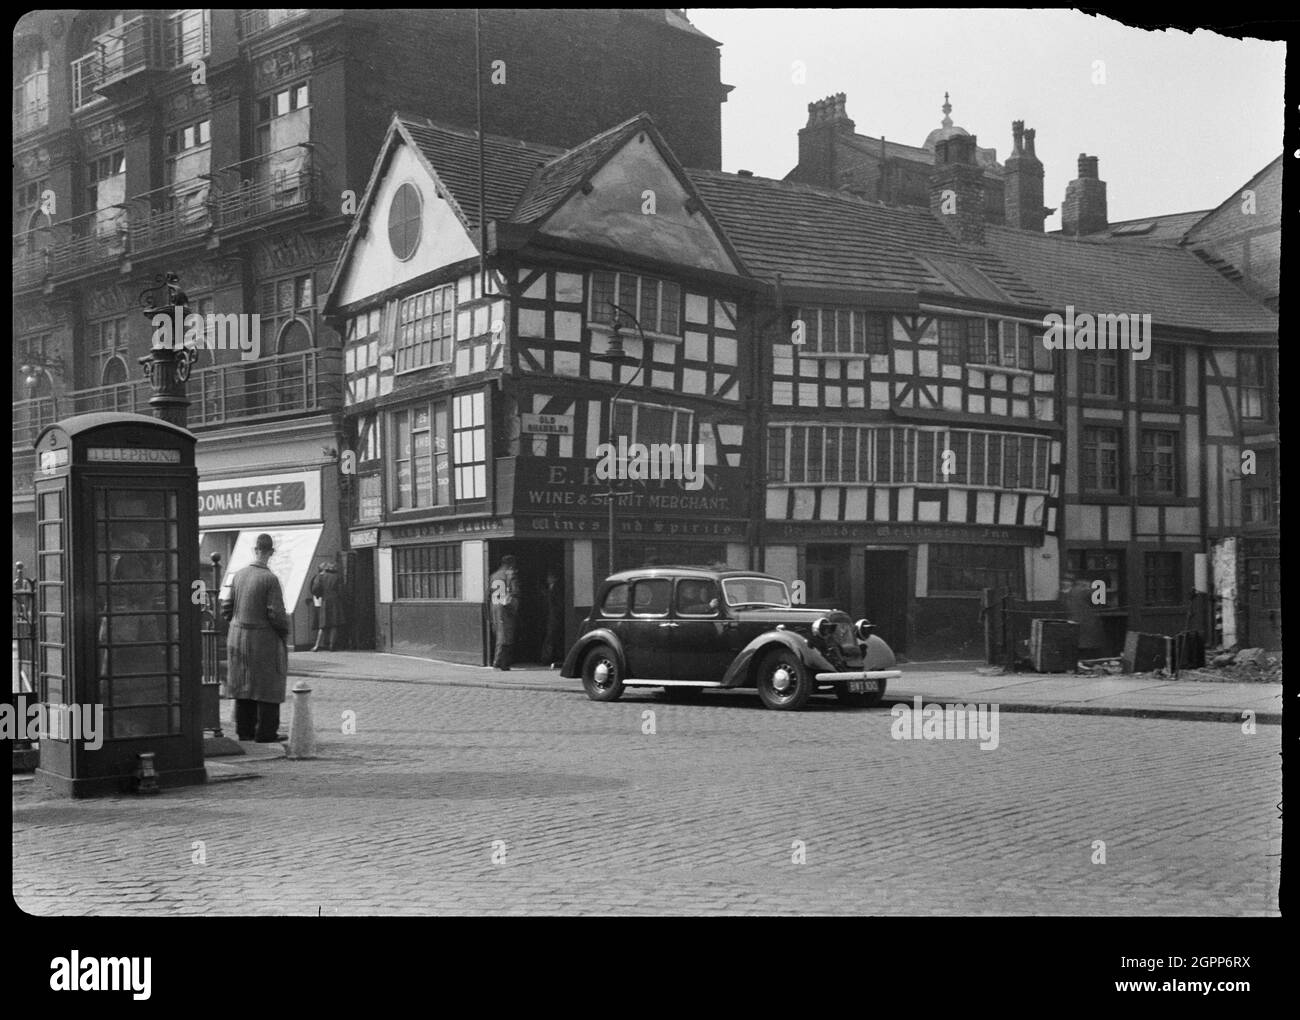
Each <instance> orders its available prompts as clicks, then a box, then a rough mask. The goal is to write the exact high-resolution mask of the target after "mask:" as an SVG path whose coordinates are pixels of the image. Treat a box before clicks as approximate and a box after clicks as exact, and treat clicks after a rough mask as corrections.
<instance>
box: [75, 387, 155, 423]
mask: <svg viewBox="0 0 1300 1020" xmlns="http://www.w3.org/2000/svg"><path fill="white" fill-rule="evenodd" d="M150 394H151V391H150V388H149V384H148V383H147V382H146V381H145V380H143V379H140V380H138V381H135V382H120V383H110V384H109V385H107V386H95V387H92V388H91V389H86V390H77V391H76V392H75V393H73V394H72V406H73V407H75V408H76V410H77V414H90V413H91V412H92V411H118V412H135V413H136V414H149V413H150V411H149V397H150Z"/></svg>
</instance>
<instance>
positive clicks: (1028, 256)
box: [345, 114, 1278, 333]
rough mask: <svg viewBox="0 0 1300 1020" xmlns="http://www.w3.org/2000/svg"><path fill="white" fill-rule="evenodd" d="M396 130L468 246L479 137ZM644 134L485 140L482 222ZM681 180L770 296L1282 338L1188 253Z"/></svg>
mask: <svg viewBox="0 0 1300 1020" xmlns="http://www.w3.org/2000/svg"><path fill="white" fill-rule="evenodd" d="M397 127H398V128H399V129H400V130H401V131H403V132H405V134H406V135H407V136H408V137H409V138H410V140H411V141H412V142H413V143H414V144H415V145H416V146H417V147H418V148H419V150H420V152H421V154H422V155H423V156H424V158H425V159H426V160H427V161H428V163H429V165H430V166H432V167H433V169H434V171H435V172H436V173H437V174H438V176H439V178H440V179H441V180H442V181H443V183H444V185H445V186H446V187H447V188H448V189H449V191H450V192H451V195H452V199H453V201H454V202H455V203H456V204H457V206H458V207H459V208H460V210H461V213H462V215H463V216H464V218H465V220H466V222H467V225H468V226H469V228H470V230H471V236H474V234H476V233H477V227H478V208H477V204H478V202H477V196H478V140H477V136H476V134H475V132H474V131H472V130H470V129H466V128H459V127H453V126H450V125H446V124H438V123H435V122H433V121H431V120H429V119H427V118H424V117H412V116H409V115H403V114H399V115H398V123H397ZM642 127H645V128H646V129H647V130H650V131H651V132H652V133H653V131H654V127H653V122H651V121H650V120H649V118H646V117H645V116H644V115H640V116H638V117H635V118H632V119H631V120H628V121H625V122H623V123H622V124H619V125H617V126H615V127H613V128H610V129H609V130H608V131H605V132H602V133H601V134H599V135H597V136H595V137H594V138H591V139H589V140H588V141H587V142H584V143H583V144H582V145H579V146H576V147H575V148H573V149H570V150H561V149H557V148H555V147H553V146H548V145H539V144H534V143H529V142H523V141H519V140H517V139H511V138H502V137H499V136H494V135H488V136H486V137H485V139H484V147H485V150H486V155H487V163H486V170H487V172H486V181H485V185H486V188H485V190H486V205H487V216H488V218H489V219H496V220H501V221H510V222H517V223H520V222H522V223H536V222H537V221H538V220H540V219H542V218H543V217H544V216H545V215H546V214H547V213H549V212H550V211H551V210H552V209H554V208H555V207H556V205H558V204H559V203H560V202H562V201H563V199H564V198H565V196H567V195H568V194H569V193H570V191H571V190H572V189H573V188H574V187H576V186H577V184H578V183H579V182H580V181H581V180H582V179H583V178H584V177H586V176H587V175H589V174H590V173H591V172H592V171H593V170H594V169H595V168H596V167H598V166H599V165H600V164H601V163H602V162H603V161H604V160H605V159H606V158H607V157H608V156H609V155H610V154H611V153H612V152H613V151H614V150H615V149H617V147H618V146H619V145H620V144H622V142H623V141H624V139H625V138H626V136H627V134H628V133H630V132H632V131H635V130H639V129H640V128H642ZM670 158H671V157H670ZM685 173H686V176H687V179H688V181H689V183H690V184H691V185H692V186H693V187H694V189H695V191H696V193H697V194H698V195H699V197H700V198H701V199H702V200H703V202H704V203H705V206H706V209H705V211H706V214H711V216H712V217H713V219H714V220H715V221H716V223H717V225H718V226H719V227H720V228H721V230H722V231H723V232H724V234H725V240H726V241H729V242H730V244H731V245H732V246H733V247H734V249H735V252H736V254H738V255H739V257H740V259H741V260H742V262H743V264H744V266H745V267H746V269H747V270H748V271H749V273H750V274H752V275H753V276H755V277H757V278H758V279H759V280H762V281H765V282H767V283H775V281H776V277H777V274H778V273H779V274H780V275H781V279H782V283H783V285H784V286H786V287H790V288H799V287H803V288H809V289H838V290H858V291H871V292H890V291H897V292H898V293H899V296H900V297H903V296H907V297H913V298H914V297H915V296H916V295H917V294H918V293H925V294H927V295H931V296H933V295H940V296H942V295H944V294H953V295H957V296H962V297H967V298H973V299H979V300H983V301H988V302H994V303H999V304H1011V305H1021V306H1022V307H1024V308H1026V309H1027V310H1033V312H1034V313H1041V312H1043V311H1053V310H1064V307H1065V305H1067V304H1070V305H1073V306H1074V307H1075V308H1076V310H1078V311H1080V312H1085V311H1087V312H1092V313H1094V314H1096V313H1102V312H1111V313H1130V312H1136V313H1138V314H1142V313H1148V312H1149V313H1150V314H1151V316H1152V319H1153V322H1154V323H1155V324H1157V325H1174V326H1181V327H1185V328H1189V329H1194V330H1205V331H1210V332H1263V333H1276V332H1277V328H1278V318H1277V315H1276V314H1275V313H1274V312H1271V311H1269V310H1268V309H1267V308H1265V307H1264V306H1262V305H1261V304H1259V303H1257V302H1256V301H1255V300H1254V299H1253V298H1251V297H1250V296H1249V295H1248V294H1246V292H1245V291H1243V290H1242V289H1241V288H1240V287H1238V286H1236V285H1235V284H1233V283H1232V282H1231V281H1229V280H1227V279H1225V278H1224V277H1223V276H1222V275H1221V274H1220V273H1218V272H1217V271H1216V270H1215V269H1214V268H1213V267H1211V266H1209V265H1207V264H1206V263H1205V262H1204V261H1203V260H1202V259H1200V258H1198V257H1197V255H1196V254H1195V253H1194V252H1192V251H1191V250H1189V249H1187V248H1183V247H1177V246H1175V245H1173V244H1164V243H1147V244H1133V243H1115V241H1114V240H1113V239H1111V238H1109V237H1108V235H1105V234H1102V235H1098V237H1097V238H1096V239H1092V238H1073V237H1065V236H1062V235H1059V234H1036V233H1033V232H1030V231H1022V230H1015V229H1012V228H1009V227H999V226H994V225H991V224H990V225H986V227H985V243H984V244H982V245H977V244H968V243H963V242H961V241H958V240H957V239H956V238H954V237H953V236H952V235H951V234H950V233H949V232H948V230H947V228H946V227H944V226H943V224H941V223H940V222H939V221H938V220H937V219H935V217H934V216H933V215H932V214H931V213H930V212H929V211H928V210H924V209H912V208H900V207H893V206H886V205H883V204H881V203H878V202H872V201H868V200H866V199H863V198H860V197H857V196H855V195H851V194H847V193H845V192H841V191H836V190H833V189H828V188H820V187H816V186H813V185H809V184H799V183H793V182H790V181H777V180H771V179H769V178H764V177H752V176H748V175H742V174H727V173H722V172H720V171H714V170H687V171H685ZM368 190H369V189H368ZM1203 215H1204V214H1194V213H1189V214H1178V216H1177V217H1153V219H1164V220H1173V219H1178V220H1181V219H1183V218H1185V217H1191V216H1203ZM543 229H544V226H543ZM1167 229H1169V230H1172V229H1173V227H1172V226H1169V227H1168V228H1167ZM345 250H346V249H345Z"/></svg>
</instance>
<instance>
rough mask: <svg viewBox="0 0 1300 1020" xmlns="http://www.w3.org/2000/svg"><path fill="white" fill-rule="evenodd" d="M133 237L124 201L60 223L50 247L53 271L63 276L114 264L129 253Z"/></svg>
mask: <svg viewBox="0 0 1300 1020" xmlns="http://www.w3.org/2000/svg"><path fill="white" fill-rule="evenodd" d="M129 241H130V215H129V210H128V209H127V207H126V206H124V205H115V206H109V207H108V208H106V209H98V210H96V211H95V212H89V213H83V214H82V215H81V216H74V217H73V218H72V219H70V220H64V221H63V222H62V223H56V224H55V225H54V243H53V245H51V248H50V251H51V253H52V254H51V258H52V263H53V271H54V273H55V275H57V276H62V275H66V274H68V273H74V272H77V271H79V270H81V269H84V268H85V267H87V266H90V265H97V264H112V263H114V262H115V261H116V260H117V259H118V258H119V257H120V256H122V255H124V254H126V252H127V250H128V244H129Z"/></svg>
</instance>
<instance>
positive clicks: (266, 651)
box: [221, 535, 289, 744]
mask: <svg viewBox="0 0 1300 1020" xmlns="http://www.w3.org/2000/svg"><path fill="white" fill-rule="evenodd" d="M274 551H275V547H274V543H272V541H271V536H270V535H258V536H257V542H256V543H255V545H254V548H253V556H254V562H252V563H250V564H249V565H248V566H246V567H244V568H243V569H242V570H240V571H239V572H238V573H236V574H235V576H234V578H233V579H232V580H231V582H230V594H229V596H227V598H225V599H223V600H222V601H221V615H222V617H223V618H225V619H226V620H228V621H229V622H230V634H229V637H228V638H227V639H226V657H227V660H228V677H229V684H230V694H231V697H233V698H234V699H235V734H236V736H237V737H238V738H239V739H240V740H255V741H256V742H257V743H259V744H269V743H272V742H274V741H276V740H288V739H289V738H288V737H287V736H286V735H285V734H283V733H277V732H276V731H277V730H279V728H280V705H281V704H282V703H283V701H284V697H285V689H286V687H287V686H288V677H289V646H288V640H289V618H288V615H287V614H286V613H285V611H284V592H283V591H281V589H280V580H279V578H277V577H276V576H275V574H273V573H271V568H270V567H269V566H268V565H267V564H268V563H269V562H270V559H271V554H272V553H273V552H274Z"/></svg>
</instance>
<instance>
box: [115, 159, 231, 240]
mask: <svg viewBox="0 0 1300 1020" xmlns="http://www.w3.org/2000/svg"><path fill="white" fill-rule="evenodd" d="M208 187H209V182H208V181H207V180H206V179H205V178H203V177H191V178H189V179H188V180H184V181H177V182H176V183H174V184H169V185H166V186H164V187H161V188H155V189H154V190H153V191H146V192H145V193H144V194H143V195H136V196H135V197H134V198H132V199H129V200H128V202H127V206H128V208H129V209H130V210H131V214H130V216H129V220H128V224H127V235H128V237H129V240H130V250H131V251H132V252H136V253H140V252H146V251H149V250H151V249H154V248H162V247H165V246H166V245H169V244H173V243H175V242H176V241H181V240H185V239H187V238H191V237H196V236H199V235H201V234H204V233H206V232H207V231H208V230H209V229H210V228H211V227H212V215H211V212H210V202H209V200H208Z"/></svg>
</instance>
